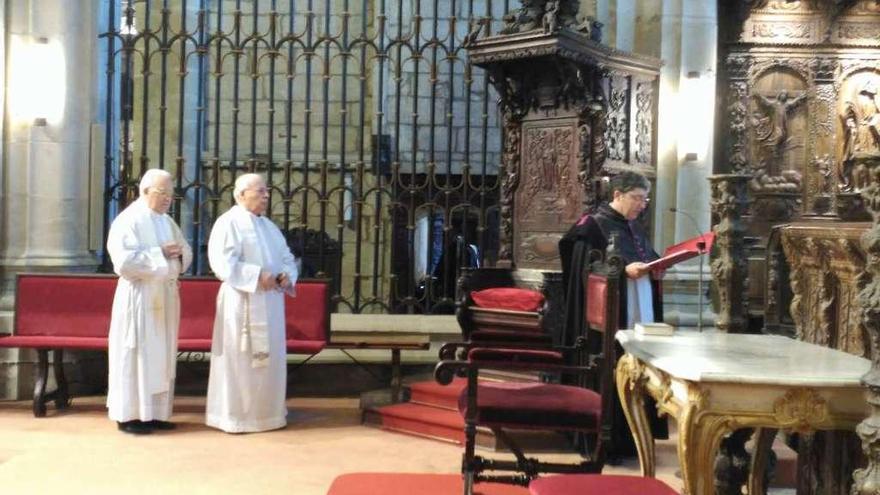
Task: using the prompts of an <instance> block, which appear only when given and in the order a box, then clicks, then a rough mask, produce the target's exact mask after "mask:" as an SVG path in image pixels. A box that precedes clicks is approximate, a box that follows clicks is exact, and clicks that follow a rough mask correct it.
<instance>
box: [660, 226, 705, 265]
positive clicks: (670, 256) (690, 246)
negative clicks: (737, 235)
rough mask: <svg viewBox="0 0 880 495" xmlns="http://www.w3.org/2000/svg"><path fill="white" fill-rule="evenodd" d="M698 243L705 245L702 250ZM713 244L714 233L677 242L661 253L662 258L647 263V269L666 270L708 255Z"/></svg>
mask: <svg viewBox="0 0 880 495" xmlns="http://www.w3.org/2000/svg"><path fill="white" fill-rule="evenodd" d="M700 242H703V243H705V246H704V247H703V249H702V250H701V249H700V246H699V243H700ZM713 242H715V232H706V233H705V234H703V235H698V236H697V237H692V238H690V239H688V240H686V241H682V242H679V243H678V244H675V245H674V246H669V247H668V248H666V251H664V252H663V257H661V258H658V259H656V260H654V261H652V262H650V263H648V268H650V269H651V270H666V269H667V268H669V267H670V266H672V265H675V264H677V263H681V262H682V261H685V260H689V259H691V258H693V257H695V256H699V255H700V254H701V253H708V252H709V251H711V250H712V243H713Z"/></svg>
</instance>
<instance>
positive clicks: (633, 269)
mask: <svg viewBox="0 0 880 495" xmlns="http://www.w3.org/2000/svg"><path fill="white" fill-rule="evenodd" d="M625 270H626V276H627V277H629V278H631V279H633V280H635V279H637V278H642V277H644V276H645V275H647V273H648V272H649V271H651V269H650V268H648V264H647V263H642V262H641V261H635V262H633V263H630V264H628V265H626V268H625Z"/></svg>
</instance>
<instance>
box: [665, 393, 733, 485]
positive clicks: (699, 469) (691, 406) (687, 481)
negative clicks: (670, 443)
mask: <svg viewBox="0 0 880 495" xmlns="http://www.w3.org/2000/svg"><path fill="white" fill-rule="evenodd" d="M708 402H709V392H708V391H704V390H701V389H699V388H698V387H697V386H695V385H691V386H690V388H689V390H688V399H687V402H686V403H685V404H684V406H683V408H682V411H681V414H680V415H679V416H678V458H679V462H681V477H682V481H683V482H684V483H683V484H684V491H683V493H686V494H688V495H714V494H715V469H714V468H715V456H716V454H717V453H718V447H719V445H720V444H721V439H722V438H724V435H726V434H727V433H730V432H731V431H733V430H734V429H735V427H736V425H734V424H733V422H732V421H731V419H730V418H728V417H719V416H715V415H712V414H711V413H708V412H707V411H706V408H707V406H708Z"/></svg>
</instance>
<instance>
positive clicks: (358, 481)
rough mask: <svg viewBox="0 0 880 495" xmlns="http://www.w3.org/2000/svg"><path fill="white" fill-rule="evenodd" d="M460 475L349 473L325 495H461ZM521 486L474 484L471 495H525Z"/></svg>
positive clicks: (340, 477)
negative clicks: (472, 494)
mask: <svg viewBox="0 0 880 495" xmlns="http://www.w3.org/2000/svg"><path fill="white" fill-rule="evenodd" d="M463 491H464V486H463V483H462V480H461V475H460V474H428V473H349V474H343V475H340V476H337V477H336V479H335V480H333V484H332V485H330V490H328V491H327V495H376V494H379V493H381V494H382V495H415V494H418V495H460V494H461V493H462V492H463ZM528 494H529V490H528V489H527V488H524V487H521V486H514V485H504V484H501V483H477V484H476V485H474V495H528Z"/></svg>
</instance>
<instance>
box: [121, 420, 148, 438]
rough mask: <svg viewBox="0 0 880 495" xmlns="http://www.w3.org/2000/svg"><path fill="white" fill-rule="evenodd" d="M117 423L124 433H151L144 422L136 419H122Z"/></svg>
mask: <svg viewBox="0 0 880 495" xmlns="http://www.w3.org/2000/svg"><path fill="white" fill-rule="evenodd" d="M117 424H118V425H119V431H124V432H126V433H131V434H132V435H147V434H149V433H153V430H151V429H150V428H149V427H148V426H147V425H146V424H144V423H143V422H141V421H138V420H136V419H135V420H132V421H124V422H120V423H117Z"/></svg>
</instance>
